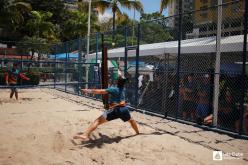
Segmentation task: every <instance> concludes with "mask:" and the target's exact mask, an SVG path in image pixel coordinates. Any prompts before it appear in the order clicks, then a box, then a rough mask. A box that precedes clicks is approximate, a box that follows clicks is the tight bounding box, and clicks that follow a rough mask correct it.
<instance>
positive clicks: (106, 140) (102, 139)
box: [71, 132, 163, 149]
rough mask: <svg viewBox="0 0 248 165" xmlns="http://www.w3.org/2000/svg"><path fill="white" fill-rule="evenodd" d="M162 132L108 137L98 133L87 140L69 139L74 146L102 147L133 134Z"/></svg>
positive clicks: (153, 133) (130, 136)
mask: <svg viewBox="0 0 248 165" xmlns="http://www.w3.org/2000/svg"><path fill="white" fill-rule="evenodd" d="M162 134H163V133H161V132H152V133H140V134H139V135H129V136H124V137H123V136H116V137H109V136H107V135H103V134H101V133H100V134H99V138H97V139H91V140H89V141H86V142H81V143H76V142H75V141H74V140H71V142H72V143H73V144H74V145H75V146H79V148H80V149H81V148H84V147H87V148H95V147H97V148H102V146H103V145H104V144H112V143H119V142H120V141H121V140H123V139H128V138H132V137H135V136H140V135H162Z"/></svg>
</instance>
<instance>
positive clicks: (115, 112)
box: [73, 77, 139, 141]
mask: <svg viewBox="0 0 248 165" xmlns="http://www.w3.org/2000/svg"><path fill="white" fill-rule="evenodd" d="M125 82H126V79H124V78H122V77H119V78H118V82H117V87H109V88H107V89H82V92H84V93H93V94H102V95H103V94H108V95H109V109H107V110H105V111H104V112H103V114H102V115H101V116H100V117H98V118H97V119H96V120H95V121H94V122H93V123H92V124H91V125H90V127H89V128H88V129H87V130H86V131H85V132H84V133H83V134H77V135H76V136H74V137H73V138H74V139H80V140H82V141H87V140H89V136H90V134H91V133H92V132H93V131H94V130H95V129H96V128H97V127H98V126H99V125H101V124H103V123H106V122H108V121H111V120H115V119H118V118H120V119H122V120H123V121H124V122H126V121H128V122H129V123H130V124H131V126H132V128H133V129H134V131H135V132H136V134H139V129H138V126H137V123H136V121H135V120H134V119H133V118H132V117H131V115H130V112H129V108H128V107H127V106H126V103H125V98H124V84H125Z"/></svg>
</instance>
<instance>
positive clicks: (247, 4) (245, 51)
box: [239, 1, 248, 135]
mask: <svg viewBox="0 0 248 165" xmlns="http://www.w3.org/2000/svg"><path fill="white" fill-rule="evenodd" d="M247 17H248V2H247V1H245V13H244V43H243V64H242V89H241V94H242V97H241V103H240V107H241V116H240V117H241V119H240V127H239V134H240V135H241V134H242V132H243V119H244V102H245V90H246V87H245V86H246V85H245V81H246V73H245V66H246V53H247V21H248V19H247Z"/></svg>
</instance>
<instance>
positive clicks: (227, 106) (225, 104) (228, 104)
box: [204, 91, 240, 131]
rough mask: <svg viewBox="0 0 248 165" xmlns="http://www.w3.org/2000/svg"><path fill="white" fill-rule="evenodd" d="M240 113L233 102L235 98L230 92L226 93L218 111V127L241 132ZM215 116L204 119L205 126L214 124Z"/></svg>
mask: <svg viewBox="0 0 248 165" xmlns="http://www.w3.org/2000/svg"><path fill="white" fill-rule="evenodd" d="M239 119H240V111H239V109H238V108H237V106H236V105H235V102H234V101H233V96H232V95H231V92H230V91H226V93H225V98H224V100H222V101H221V102H220V108H219V111H218V125H219V126H220V127H224V128H227V129H234V130H235V131H239V127H240V122H239ZM212 122H213V115H212V114H211V115H209V116H207V117H206V118H204V123H205V124H212Z"/></svg>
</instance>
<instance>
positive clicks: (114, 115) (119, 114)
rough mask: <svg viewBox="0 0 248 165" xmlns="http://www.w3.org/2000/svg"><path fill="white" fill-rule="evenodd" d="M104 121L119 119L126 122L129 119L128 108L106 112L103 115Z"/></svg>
mask: <svg viewBox="0 0 248 165" xmlns="http://www.w3.org/2000/svg"><path fill="white" fill-rule="evenodd" d="M103 117H105V119H106V120H108V121H111V120H115V119H118V118H120V119H121V120H122V121H124V122H126V121H128V120H130V119H131V115H130V112H129V110H128V107H127V106H125V107H115V108H114V109H112V110H106V111H105V112H104V114H103Z"/></svg>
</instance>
